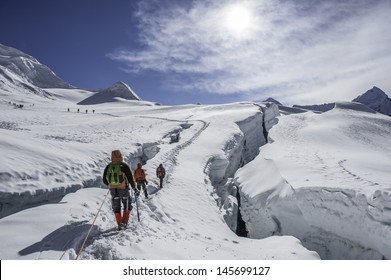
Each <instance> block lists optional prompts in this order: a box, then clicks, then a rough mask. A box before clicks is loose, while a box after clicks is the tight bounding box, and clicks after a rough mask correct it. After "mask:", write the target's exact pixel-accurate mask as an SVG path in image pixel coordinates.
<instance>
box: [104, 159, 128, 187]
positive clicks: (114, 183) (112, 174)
mask: <svg viewBox="0 0 391 280" xmlns="http://www.w3.org/2000/svg"><path fill="white" fill-rule="evenodd" d="M106 180H107V182H108V183H109V188H120V189H123V188H125V186H126V182H127V179H126V176H125V174H124V173H123V172H122V171H121V163H119V162H113V163H110V165H109V168H108V169H107V174H106Z"/></svg>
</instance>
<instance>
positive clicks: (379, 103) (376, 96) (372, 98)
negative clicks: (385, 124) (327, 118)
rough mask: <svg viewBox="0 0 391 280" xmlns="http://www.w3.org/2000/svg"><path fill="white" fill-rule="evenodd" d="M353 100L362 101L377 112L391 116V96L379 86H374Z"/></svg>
mask: <svg viewBox="0 0 391 280" xmlns="http://www.w3.org/2000/svg"><path fill="white" fill-rule="evenodd" d="M353 102H360V103H362V104H364V105H366V106H368V107H369V108H371V109H373V110H375V111H376V112H379V113H382V114H385V115H388V116H391V98H389V97H388V96H387V94H385V92H384V91H382V90H381V89H380V88H378V87H373V88H372V89H370V90H368V91H367V92H365V93H363V94H362V95H360V96H358V97H356V98H355V99H353Z"/></svg>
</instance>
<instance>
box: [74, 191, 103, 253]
mask: <svg viewBox="0 0 391 280" xmlns="http://www.w3.org/2000/svg"><path fill="white" fill-rule="evenodd" d="M109 193H110V190H108V191H107V194H106V196H105V198H104V199H103V201H102V204H101V205H100V208H99V210H98V212H97V213H96V215H95V219H94V221H93V222H92V224H91V226H90V229H89V230H88V232H87V234H86V237H85V238H84V241H83V244H82V245H81V247H80V250H79V253H77V256H76V260H78V259H79V257H80V254H81V251H83V249H84V245H85V244H86V241H87V238H88V236H89V235H90V232H91V230H92V227H93V226H94V224H95V221H96V218H97V217H98V214H99V212H100V210H101V209H102V206H103V203H104V202H105V200H106V198H107V196H108V195H109Z"/></svg>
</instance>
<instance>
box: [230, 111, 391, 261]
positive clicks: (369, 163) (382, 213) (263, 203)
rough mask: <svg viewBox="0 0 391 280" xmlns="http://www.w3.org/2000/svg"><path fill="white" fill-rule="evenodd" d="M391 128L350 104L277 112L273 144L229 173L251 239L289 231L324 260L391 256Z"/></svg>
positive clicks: (383, 119) (386, 121)
mask: <svg viewBox="0 0 391 280" xmlns="http://www.w3.org/2000/svg"><path fill="white" fill-rule="evenodd" d="M390 133H391V125H390V120H389V118H388V117H385V116H382V115H380V114H373V113H370V112H365V110H362V108H357V105H354V104H353V105H349V104H348V105H346V104H345V105H343V106H339V108H336V109H334V110H333V111H331V112H329V113H324V114H322V115H316V114H313V113H306V114H300V115H290V116H283V117H280V123H279V125H278V126H276V127H275V128H273V129H272V130H271V138H272V139H273V143H272V144H268V145H266V146H265V147H263V148H262V149H261V152H260V154H259V155H258V156H257V157H256V158H255V159H254V161H252V162H250V163H249V164H248V165H246V166H244V167H243V168H242V169H240V170H238V172H237V173H236V174H235V180H234V185H235V186H236V187H238V188H239V190H240V192H241V198H242V207H241V213H242V216H243V219H244V220H245V222H246V225H247V229H248V231H249V237H251V238H264V237H267V236H271V235H293V236H295V237H297V238H299V239H300V240H301V241H302V242H303V244H304V245H305V246H306V247H307V248H309V249H312V250H316V251H317V252H318V253H319V254H320V255H321V257H322V258H325V259H381V258H387V259H389V258H391V246H390V245H389V240H390V237H391V227H390V224H391V215H390V214H391V211H390V205H391V195H390V188H389V183H388V184H387V180H388V179H389V175H388V172H387V170H389V168H390V163H389V156H390V150H389V148H388V147H389V146H390V145H389V144H390V140H389V137H388V136H387V135H390ZM254 173H257V175H256V176H254ZM387 178H388V179H387ZM388 182H389V180H388Z"/></svg>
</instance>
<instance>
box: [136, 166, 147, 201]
mask: <svg viewBox="0 0 391 280" xmlns="http://www.w3.org/2000/svg"><path fill="white" fill-rule="evenodd" d="M141 167H142V164H141V163H138V164H137V169H136V170H135V171H134V179H135V180H136V184H137V189H138V191H141V188H143V191H144V194H145V198H148V192H147V187H146V184H148V181H147V179H146V177H145V171H144V169H142V168H141Z"/></svg>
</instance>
